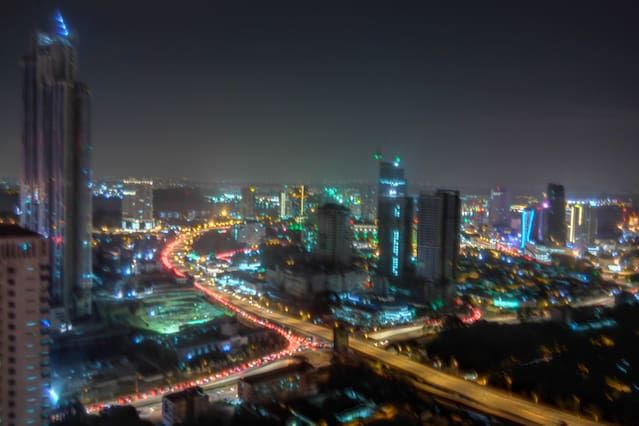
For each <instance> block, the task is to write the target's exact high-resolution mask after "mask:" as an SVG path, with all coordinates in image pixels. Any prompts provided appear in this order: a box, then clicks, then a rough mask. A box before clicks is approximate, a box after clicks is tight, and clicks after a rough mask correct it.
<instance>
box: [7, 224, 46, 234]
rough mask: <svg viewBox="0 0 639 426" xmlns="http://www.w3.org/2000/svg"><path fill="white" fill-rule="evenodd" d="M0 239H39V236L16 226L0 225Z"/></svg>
mask: <svg viewBox="0 0 639 426" xmlns="http://www.w3.org/2000/svg"><path fill="white" fill-rule="evenodd" d="M0 237H40V234H38V233H37V232H33V231H30V230H28V229H25V228H23V227H21V226H18V225H5V224H0Z"/></svg>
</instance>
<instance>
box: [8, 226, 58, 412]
mask: <svg viewBox="0 0 639 426" xmlns="http://www.w3.org/2000/svg"><path fill="white" fill-rule="evenodd" d="M48 291H49V244H48V243H47V241H45V240H44V239H43V238H42V237H40V236H39V235H38V234H36V233H35V232H32V231H28V230H26V229H24V228H21V227H19V226H17V225H0V312H2V319H0V424H2V425H29V424H32V425H41V424H47V422H46V416H47V406H48V403H47V401H48V392H49V383H48V377H49V371H48V368H49V367H48V364H49V348H48V337H47V331H46V330H47V327H48V325H49V322H48V321H47V320H46V316H47V314H48V303H47V299H48Z"/></svg>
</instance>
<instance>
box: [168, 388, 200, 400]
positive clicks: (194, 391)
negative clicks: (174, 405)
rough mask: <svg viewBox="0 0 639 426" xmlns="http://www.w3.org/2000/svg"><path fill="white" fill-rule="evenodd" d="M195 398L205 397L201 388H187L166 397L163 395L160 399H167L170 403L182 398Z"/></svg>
mask: <svg viewBox="0 0 639 426" xmlns="http://www.w3.org/2000/svg"><path fill="white" fill-rule="evenodd" d="M195 396H197V397H202V396H206V394H205V393H204V391H203V390H202V388H201V387H199V386H193V387H192V388H187V389H184V390H182V391H179V392H174V393H170V394H168V395H164V397H163V398H162V399H168V400H169V401H171V402H176V401H180V400H182V399H184V398H189V397H195Z"/></svg>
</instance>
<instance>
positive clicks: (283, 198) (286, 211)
mask: <svg viewBox="0 0 639 426" xmlns="http://www.w3.org/2000/svg"><path fill="white" fill-rule="evenodd" d="M290 203H291V201H290V199H289V197H288V189H287V188H284V190H283V191H281V192H280V219H288V218H289V217H290V216H291V213H290V211H291V207H290Z"/></svg>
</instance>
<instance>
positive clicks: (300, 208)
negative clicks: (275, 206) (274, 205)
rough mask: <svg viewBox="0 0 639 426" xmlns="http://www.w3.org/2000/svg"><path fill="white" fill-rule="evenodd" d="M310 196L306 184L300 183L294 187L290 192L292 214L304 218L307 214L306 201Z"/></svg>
mask: <svg viewBox="0 0 639 426" xmlns="http://www.w3.org/2000/svg"><path fill="white" fill-rule="evenodd" d="M307 198H308V187H307V186H306V185H298V186H295V187H293V189H292V190H291V192H290V201H291V216H293V217H296V218H303V217H304V216H305V215H306V213H307V212H306V201H307Z"/></svg>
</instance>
